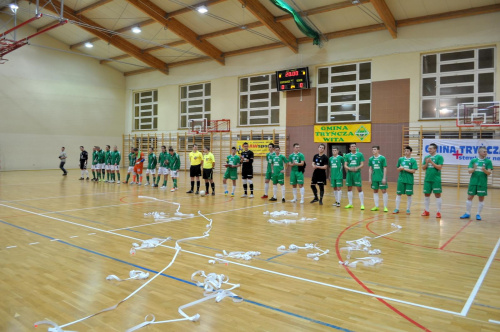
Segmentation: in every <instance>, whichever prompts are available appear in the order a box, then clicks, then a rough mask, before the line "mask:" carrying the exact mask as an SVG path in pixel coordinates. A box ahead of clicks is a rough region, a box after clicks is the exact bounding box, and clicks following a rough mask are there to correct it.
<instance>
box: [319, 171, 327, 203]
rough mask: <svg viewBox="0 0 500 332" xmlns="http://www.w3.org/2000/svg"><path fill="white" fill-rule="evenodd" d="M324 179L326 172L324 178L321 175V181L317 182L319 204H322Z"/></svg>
mask: <svg viewBox="0 0 500 332" xmlns="http://www.w3.org/2000/svg"><path fill="white" fill-rule="evenodd" d="M325 180H326V174H325V175H324V178H323V176H322V178H321V181H319V182H318V187H319V205H323V196H324V195H325V182H326V181H325Z"/></svg>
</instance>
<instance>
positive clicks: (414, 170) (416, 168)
mask: <svg viewBox="0 0 500 332" xmlns="http://www.w3.org/2000/svg"><path fill="white" fill-rule="evenodd" d="M414 165H415V168H407V169H405V171H406V172H408V173H411V174H414V173H415V172H416V171H418V163H415V164H414Z"/></svg>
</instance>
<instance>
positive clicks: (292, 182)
mask: <svg viewBox="0 0 500 332" xmlns="http://www.w3.org/2000/svg"><path fill="white" fill-rule="evenodd" d="M290 185H291V186H292V193H293V199H292V200H291V202H292V203H295V202H297V175H296V174H295V172H294V171H291V172H290Z"/></svg>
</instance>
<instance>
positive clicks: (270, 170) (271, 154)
mask: <svg viewBox="0 0 500 332" xmlns="http://www.w3.org/2000/svg"><path fill="white" fill-rule="evenodd" d="M267 148H268V149H269V152H268V153H267V154H266V160H267V169H266V179H265V181H264V195H263V196H262V197H261V198H268V197H269V196H268V195H267V194H268V193H269V181H271V178H272V177H273V157H274V154H275V153H274V144H273V143H269V145H268V146H267Z"/></svg>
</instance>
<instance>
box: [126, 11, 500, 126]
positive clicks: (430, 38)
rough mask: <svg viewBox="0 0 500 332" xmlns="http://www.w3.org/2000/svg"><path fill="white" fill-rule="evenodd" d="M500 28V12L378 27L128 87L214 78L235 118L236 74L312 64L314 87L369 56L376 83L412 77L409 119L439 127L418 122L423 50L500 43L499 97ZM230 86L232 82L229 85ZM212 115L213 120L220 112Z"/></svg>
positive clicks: (139, 78) (150, 77)
mask: <svg viewBox="0 0 500 332" xmlns="http://www.w3.org/2000/svg"><path fill="white" fill-rule="evenodd" d="M499 31H500V13H492V14H485V15H477V16H470V17H465V18H460V19H454V20H445V21H440V22H434V23H427V24H420V25H414V26H408V27H403V28H399V29H398V38H397V39H393V38H392V37H391V35H390V34H389V32H387V31H379V32H373V33H367V34H362V35H356V36H350V37H345V38H339V39H333V40H330V41H329V42H328V43H326V44H325V45H324V46H323V47H322V48H318V47H317V46H313V45H312V44H311V45H310V44H307V45H305V44H303V45H300V54H293V53H292V52H291V51H290V50H289V49H288V48H286V47H283V48H280V49H274V50H269V51H265V52H260V53H254V54H246V55H242V56H237V57H230V58H227V59H226V64H225V66H222V65H219V64H218V63H216V62H215V61H212V62H203V63H199V64H194V65H190V66H182V67H175V68H172V69H171V70H170V74H169V75H163V74H161V73H159V72H151V73H146V74H142V75H136V76H129V77H127V78H126V85H127V89H128V90H130V91H133V90H140V89H150V88H160V91H159V94H160V95H161V91H162V90H161V89H164V88H165V87H168V91H169V93H170V95H173V94H174V92H175V91H177V92H176V93H177V95H178V90H179V85H183V84H187V83H195V82H204V81H211V82H212V91H213V93H212V105H227V106H226V107H225V108H224V109H228V110H231V112H232V113H231V114H228V115H227V117H230V118H231V119H232V120H233V119H237V105H238V86H237V78H238V77H241V76H246V75H256V74H261V73H269V72H274V71H276V70H281V69H287V68H294V67H299V66H309V67H310V68H309V71H310V74H311V81H312V85H313V86H315V80H316V78H315V73H316V69H317V68H318V67H320V66H324V65H331V64H338V63H345V62H353V61H359V60H371V61H372V80H373V81H385V80H393V79H404V78H408V79H410V89H411V92H410V112H411V114H410V121H411V122H412V124H418V125H420V124H423V125H424V126H436V125H437V124H438V123H437V122H436V121H419V114H420V57H421V54H423V53H427V52H431V51H441V50H453V49H460V48H465V47H477V46H485V45H489V46H491V45H495V46H496V47H497V76H496V81H497V85H496V94H497V99H500V75H499V71H498V67H499V66H500V55H499V54H500V32H499ZM219 84H220V85H219ZM231 84H234V85H233V86H231ZM283 95H284V94H283ZM161 98H162V97H160V99H161ZM177 98H178V97H177ZM131 101H132V100H131V99H130V98H128V99H127V115H126V116H127V117H128V118H130V117H131V116H132V115H131V114H132V113H131ZM285 102H286V101H285V99H284V98H282V105H281V106H282V112H281V114H280V122H281V124H280V125H281V127H283V126H285V124H286V112H285V111H284V110H285V109H286V105H285ZM233 105H236V106H233ZM178 109H179V103H178V100H177V105H174V104H173V99H171V100H170V101H169V105H168V114H169V119H173V118H175V119H178V113H177V114H175V113H176V112H178ZM212 109H214V110H215V111H216V112H218V111H219V110H220V107H219V106H217V107H212ZM305 111H307V110H305ZM310 111H314V110H310ZM159 112H160V114H161V112H164V107H163V106H162V105H160V110H159ZM212 118H213V119H215V118H218V116H213V117H212ZM160 121H161V120H160ZM177 121H178V120H177ZM231 124H232V127H233V128H234V127H235V126H234V125H233V124H236V121H234V122H233V121H232V122H231ZM439 124H445V125H446V124H447V125H451V126H454V125H455V122H454V121H453V120H451V121H444V122H443V121H441V122H440V123H439ZM162 128H163V127H162ZM169 128H170V127H169ZM171 128H172V129H171V130H176V128H173V126H172V127H171ZM125 130H126V131H130V130H131V127H130V126H128V127H126V128H125Z"/></svg>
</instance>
